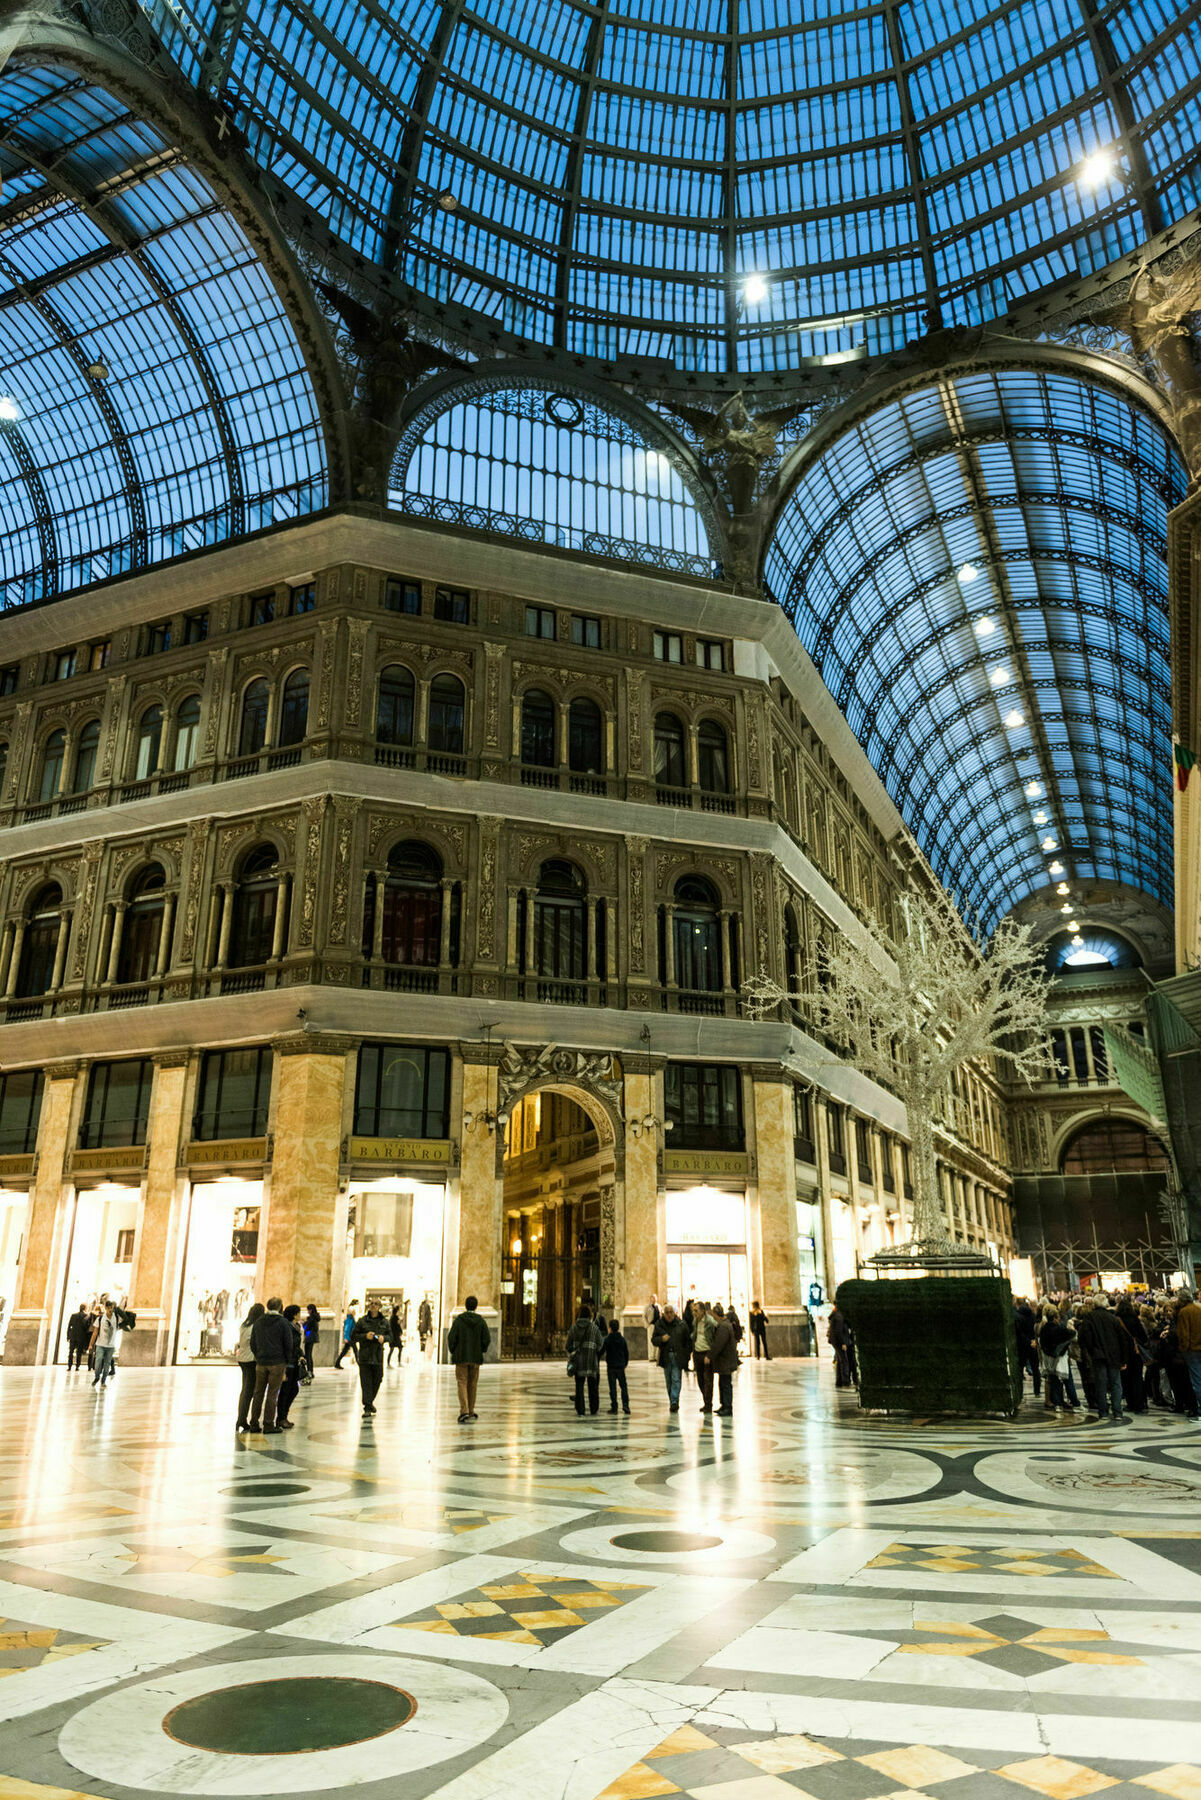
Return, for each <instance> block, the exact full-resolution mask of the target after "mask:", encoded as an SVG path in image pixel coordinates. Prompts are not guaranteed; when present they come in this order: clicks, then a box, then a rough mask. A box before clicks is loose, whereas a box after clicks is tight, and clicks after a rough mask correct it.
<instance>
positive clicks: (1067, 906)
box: [1059, 900, 1072, 931]
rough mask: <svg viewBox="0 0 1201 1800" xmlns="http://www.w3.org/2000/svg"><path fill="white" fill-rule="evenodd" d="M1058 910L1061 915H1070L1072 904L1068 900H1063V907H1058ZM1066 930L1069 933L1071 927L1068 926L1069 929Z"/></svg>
mask: <svg viewBox="0 0 1201 1800" xmlns="http://www.w3.org/2000/svg"><path fill="white" fill-rule="evenodd" d="M1059 910H1060V912H1061V913H1070V912H1071V910H1072V903H1071V901H1070V900H1065V901H1064V903H1063V905H1062V906H1061V907H1060V909H1059ZM1068 930H1069V931H1070V930H1071V926H1070V925H1069V927H1068Z"/></svg>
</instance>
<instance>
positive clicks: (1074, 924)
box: [1063, 906, 1080, 931]
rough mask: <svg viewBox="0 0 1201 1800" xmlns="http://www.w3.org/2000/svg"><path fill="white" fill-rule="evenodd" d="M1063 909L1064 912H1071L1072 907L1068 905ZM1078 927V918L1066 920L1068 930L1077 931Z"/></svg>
mask: <svg viewBox="0 0 1201 1800" xmlns="http://www.w3.org/2000/svg"><path fill="white" fill-rule="evenodd" d="M1063 910H1064V912H1071V910H1072V909H1071V907H1070V906H1065V907H1064V909H1063ZM1079 929H1080V921H1079V919H1069V920H1068V930H1069V931H1079Z"/></svg>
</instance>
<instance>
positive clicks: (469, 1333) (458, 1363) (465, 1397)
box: [446, 1294, 492, 1425]
mask: <svg viewBox="0 0 1201 1800" xmlns="http://www.w3.org/2000/svg"><path fill="white" fill-rule="evenodd" d="M479 1304H480V1303H479V1301H478V1300H477V1299H476V1297H475V1295H474V1294H468V1296H467V1298H466V1300H464V1302H463V1308H464V1310H463V1311H462V1312H461V1313H460V1314H459V1316H458V1318H457V1319H456V1320H455V1321H454V1323H453V1324H452V1325H451V1328H450V1331H449V1332H448V1333H447V1338H446V1348H447V1351H448V1353H449V1356H450V1360H451V1362H452V1363H453V1364H454V1365H455V1380H456V1382H457V1383H458V1387H459V1424H460V1425H466V1423H467V1421H468V1419H478V1418H479V1416H480V1415H479V1414H478V1413H477V1412H476V1410H475V1395H476V1389H477V1388H478V1387H479V1384H480V1364H481V1363H482V1362H483V1360H484V1357H485V1356H486V1355H487V1353H488V1345H489V1344H490V1343H491V1342H492V1333H491V1332H490V1331H489V1330H488V1321H487V1320H486V1319H481V1318H480V1315H479V1311H478V1308H479Z"/></svg>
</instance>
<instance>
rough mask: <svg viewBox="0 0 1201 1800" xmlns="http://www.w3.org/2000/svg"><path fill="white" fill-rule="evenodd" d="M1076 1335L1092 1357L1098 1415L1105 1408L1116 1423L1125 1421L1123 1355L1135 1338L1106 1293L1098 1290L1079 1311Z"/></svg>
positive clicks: (1132, 1349) (1102, 1414) (1103, 1413)
mask: <svg viewBox="0 0 1201 1800" xmlns="http://www.w3.org/2000/svg"><path fill="white" fill-rule="evenodd" d="M1076 1335H1077V1337H1078V1338H1079V1339H1080V1342H1081V1344H1082V1345H1083V1346H1084V1348H1085V1350H1087V1352H1088V1354H1089V1357H1090V1358H1091V1360H1092V1365H1093V1369H1092V1374H1093V1387H1094V1389H1095V1391H1096V1396H1097V1413H1098V1416H1099V1417H1100V1418H1102V1419H1103V1418H1104V1417H1105V1416H1106V1410H1107V1403H1108V1410H1109V1411H1111V1412H1112V1413H1113V1419H1114V1424H1115V1425H1121V1424H1124V1423H1125V1415H1124V1414H1123V1412H1122V1370H1123V1369H1124V1368H1125V1367H1126V1358H1127V1356H1128V1355H1129V1354H1131V1353H1132V1352H1133V1351H1134V1347H1135V1346H1134V1342H1133V1340H1132V1339H1131V1337H1130V1334H1129V1332H1127V1331H1126V1330H1124V1328H1123V1326H1122V1322H1121V1320H1120V1319H1119V1318H1118V1317H1117V1315H1116V1313H1114V1312H1111V1311H1110V1306H1109V1295H1108V1294H1098V1295H1097V1298H1096V1300H1095V1302H1094V1303H1093V1308H1092V1311H1091V1312H1082V1313H1081V1314H1080V1317H1079V1319H1078V1320H1077V1322H1076Z"/></svg>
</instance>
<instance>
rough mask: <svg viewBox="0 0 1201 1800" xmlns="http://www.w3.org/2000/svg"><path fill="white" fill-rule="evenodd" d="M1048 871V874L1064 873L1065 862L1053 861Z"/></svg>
mask: <svg viewBox="0 0 1201 1800" xmlns="http://www.w3.org/2000/svg"><path fill="white" fill-rule="evenodd" d="M1047 873H1048V875H1062V874H1063V864H1062V863H1061V862H1053V863H1052V864H1051V865H1050V867H1049V868H1048V870H1047Z"/></svg>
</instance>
